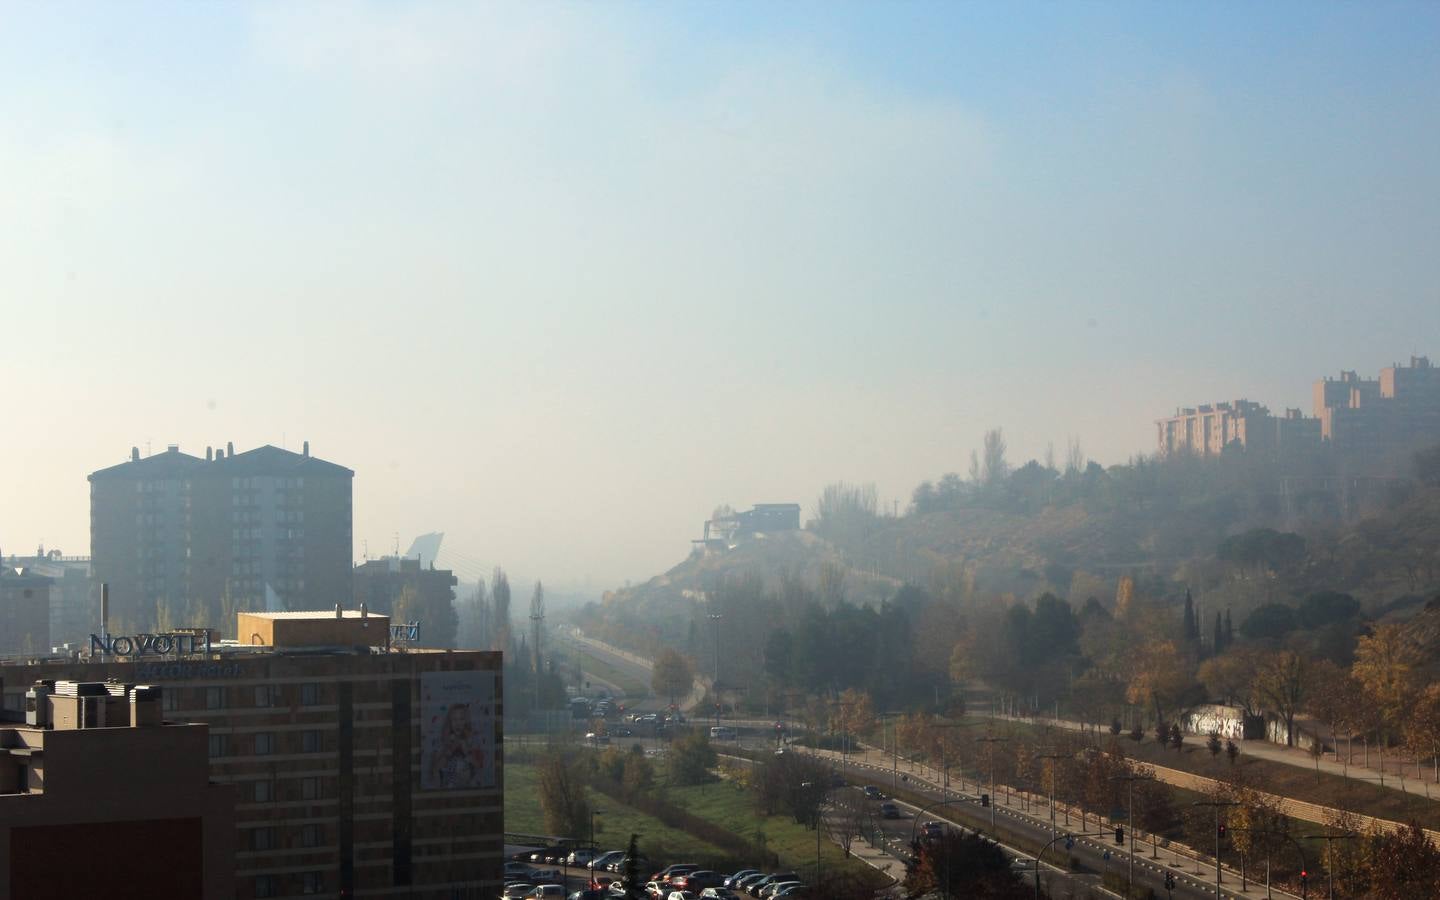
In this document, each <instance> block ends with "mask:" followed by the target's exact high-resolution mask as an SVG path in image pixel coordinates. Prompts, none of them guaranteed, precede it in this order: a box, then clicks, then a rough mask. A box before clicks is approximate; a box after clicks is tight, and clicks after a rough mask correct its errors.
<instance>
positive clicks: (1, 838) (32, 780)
mask: <svg viewBox="0 0 1440 900" xmlns="http://www.w3.org/2000/svg"><path fill="white" fill-rule="evenodd" d="M35 694H36V695H35V696H33V697H31V698H30V701H31V702H30V705H29V710H28V713H27V714H26V715H23V716H22V715H20V714H18V713H16V712H13V711H7V712H6V713H5V714H3V716H0V900H73V898H77V897H105V898H107V900H127V898H135V900H140V898H150V897H166V898H174V900H231V898H233V897H234V896H235V883H234V875H233V872H234V853H235V849H234V844H235V788H234V787H233V786H231V785H219V784H211V783H210V781H209V762H208V759H207V754H206V751H207V747H208V739H207V734H208V729H207V727H206V726H204V725H170V724H162V723H161V710H160V706H161V703H162V701H161V692H160V691H158V690H155V689H153V688H146V687H139V688H137V687H135V686H134V685H120V684H111V685H106V684H76V683H73V682H58V683H57V682H50V683H49V684H48V685H47V686H45V687H44V688H41V689H39V690H37V691H36V692H35Z"/></svg>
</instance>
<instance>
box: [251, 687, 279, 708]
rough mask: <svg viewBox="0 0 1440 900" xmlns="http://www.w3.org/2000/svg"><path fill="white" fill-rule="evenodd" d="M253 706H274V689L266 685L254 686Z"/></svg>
mask: <svg viewBox="0 0 1440 900" xmlns="http://www.w3.org/2000/svg"><path fill="white" fill-rule="evenodd" d="M255 705H256V706H274V705H275V688H274V687H272V686H271V685H268V684H257V685H255Z"/></svg>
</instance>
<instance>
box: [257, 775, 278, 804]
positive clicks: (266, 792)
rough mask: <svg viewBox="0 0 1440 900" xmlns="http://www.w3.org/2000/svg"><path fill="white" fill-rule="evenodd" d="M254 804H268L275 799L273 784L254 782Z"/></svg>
mask: <svg viewBox="0 0 1440 900" xmlns="http://www.w3.org/2000/svg"><path fill="white" fill-rule="evenodd" d="M254 797H255V802H256V803H269V802H270V801H272V800H274V799H275V782H273V781H267V780H265V779H261V780H260V781H257V782H255V794H254Z"/></svg>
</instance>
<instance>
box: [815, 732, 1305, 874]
mask: <svg viewBox="0 0 1440 900" xmlns="http://www.w3.org/2000/svg"><path fill="white" fill-rule="evenodd" d="M860 747H861V759H858V760H857V759H848V760H847V757H844V756H842V755H841V753H840V752H838V750H811V749H808V747H802V750H804V752H806V753H814V755H816V756H821V757H825V759H832V760H838V762H842V763H845V762H848V763H850V766H852V768H855V769H870V770H876V772H877V773H878V775H881V776H884V775H888V773H891V772H894V773H899V775H904V778H906V783H909V785H912V786H913V788H916V789H929V791H935V792H945V793H956V792H958V791H956V788H955V785H956V782H958V780H959V783H960V788H959V792H963V791H965V780H972V779H956V778H952V779H950V788H949V789H948V791H946V789H945V788H943V786H942V782H943V780H945V775H943V773H942V772H939V770H936V769H933V768H930V766H927V765H924V763H919V762H914V760H900V765H899V766H894V760H893V757H891V756H890V755H888V753H886V752H884V750H880V749H878V747H873V746H868V744H860ZM873 752H874V753H876V755H878V756H880V757H883V759H884V760H890V762H891V766H888V768H887V766H884V765H877V763H874V762H864V760H865V759H868V757H870V755H871V753H873ZM852 756H854V755H851V757H852ZM1156 775H1161V773H1159V772H1156ZM1197 778H1198V776H1197ZM1162 780H1164V779H1162ZM877 783H878V782H877ZM995 788H996V792H995V795H994V796H992V798H991V802H992V804H995V805H996V806H998V808H1001V809H1007V811H1009V812H1011V814H1014V815H1017V816H1021V818H1027V819H1030V821H1032V822H1035V824H1038V825H1041V827H1045V828H1050V827H1051V821H1050V815H1048V812H1047V814H1044V815H1041V814H1037V812H1031V811H1027V806H1030V808H1037V809H1038V808H1040V806H1043V805H1047V798H1043V796H1031V795H1030V793H1025V792H1017V791H1012V789H1011V788H1009V785H996V786H995ZM982 789H984V791H986V792H988V785H981V783H978V782H976V783H975V786H973V791H976V792H979V791H982ZM1081 812H1083V811H1080V809H1074V808H1071V806H1068V805H1067V804H1060V802H1057V804H1056V814H1057V822H1058V821H1061V816H1064V815H1068V816H1071V818H1080V816H1081ZM936 815H939V814H936ZM1087 815H1089V818H1090V819H1092V821H1096V822H1099V818H1097V816H1096V815H1094V814H1087ZM940 818H943V816H940ZM1139 834H1140V832H1139V831H1136V835H1139ZM1145 844H1149V840H1145V841H1139V840H1136V854H1138V855H1136V865H1140V864H1142V863H1140V857H1139V848H1140V847H1142V845H1145ZM1162 850H1164V852H1165V854H1166V855H1169V857H1171V860H1172V861H1174V863H1172V864H1171V865H1169V867H1164V865H1161V864H1158V863H1156V860H1158V858H1159V857H1156V860H1148V861H1145V863H1143V864H1145V865H1151V867H1153V868H1156V870H1161V868H1169V870H1172V871H1175V873H1176V874H1185V876H1188V877H1191V878H1194V880H1197V881H1204V880H1208V878H1210V877H1211V876H1210V873H1212V871H1214V860H1212V858H1211V857H1207V855H1205V854H1202V852H1198V851H1195V850H1192V848H1189V847H1187V845H1184V844H1181V842H1178V841H1168V842H1166V844H1165V845H1164V847H1162ZM1181 860H1184V863H1181ZM1223 871H1224V878H1225V884H1224V886H1223V891H1224V893H1225V894H1227V896H1233V897H1264V896H1266V894H1267V890H1266V886H1264V884H1263V883H1259V884H1257V883H1256V880H1254V878H1250V881H1248V890H1241V888H1240V886H1241V883H1243V880H1241V877H1240V873H1238V871H1237V870H1234V868H1230V867H1228V865H1224V867H1223ZM1102 890H1103V888H1102ZM1107 893H1109V891H1107ZM1269 893H1270V894H1272V896H1276V897H1293V894H1289V893H1286V891H1282V890H1280V888H1277V887H1273V888H1270V891H1269Z"/></svg>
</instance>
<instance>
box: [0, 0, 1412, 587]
mask: <svg viewBox="0 0 1440 900" xmlns="http://www.w3.org/2000/svg"><path fill="white" fill-rule="evenodd" d="M1437 39H1440V8H1437V7H1436V6H1435V5H1433V4H1413V5H1407V4H1366V5H1363V6H1362V5H1358V4H1353V5H1351V4H1347V5H1340V4H1333V5H1323V4H1311V3H1295V4H1286V3H1274V4H1265V5H1263V6H1259V7H1257V6H1253V5H1244V4H1238V3H1237V4H1204V5H1198V6H1180V5H1173V4H1170V5H1156V4H1134V5H1131V4H1118V5H1115V4H1111V5H1103V4H1081V5H1077V6H1073V7H1068V8H1065V7H1056V6H1050V5H1038V4H1037V5H1033V6H1015V5H1012V4H998V3H997V4H989V5H981V4H945V5H942V4H903V5H897V4H870V5H861V4H845V5H835V4H829V3H824V4H805V3H794V4H784V5H775V4H723V5H717V4H669V5H664V6H657V5H654V4H640V5H632V4H618V3H612V4H552V3H544V4H540V3H525V4H520V3H516V4H509V5H500V4H455V3H423V2H421V3H409V4H403V5H401V4H390V3H347V4H323V5H322V4H241V3H235V4H189V3H160V2H155V3H147V4H114V3H94V4H83V3H77V4H64V5H59V6H55V5H40V4H19V3H15V4H4V5H0V84H4V85H5V89H4V90H0V121H3V122H4V123H5V125H4V127H3V128H0V171H3V172H4V173H5V175H4V177H3V179H0V206H3V208H4V210H5V214H4V215H3V216H0V285H3V289H0V297H3V300H0V306H3V315H0V330H3V333H4V336H5V349H4V351H3V353H0V389H3V391H4V396H5V400H6V401H7V402H6V407H7V416H6V419H7V425H6V428H5V435H6V438H7V439H6V440H5V441H3V442H0V467H3V470H4V473H5V477H4V485H5V486H4V488H3V492H0V548H3V549H4V551H5V552H7V553H9V552H29V551H30V549H31V548H32V547H33V546H34V545H35V544H36V543H37V542H39V541H41V540H43V541H44V542H45V543H46V545H47V546H48V547H55V548H60V549H62V550H64V551H65V552H67V553H83V552H85V551H86V548H87V546H88V542H89V533H88V492H87V485H86V481H85V476H86V475H87V474H88V473H89V472H91V471H93V470H95V469H98V468H101V467H104V466H108V465H112V464H115V463H118V462H121V461H123V460H124V459H126V458H127V457H128V455H129V452H130V448H131V447H132V446H138V447H140V448H141V452H142V453H144V452H147V450H148V451H149V452H160V451H163V449H164V448H165V446H166V445H167V444H172V443H173V444H179V445H181V447H182V449H183V450H185V451H187V452H190V453H195V454H197V455H203V453H204V449H205V447H206V446H207V445H217V446H223V445H224V444H225V442H227V441H230V442H234V444H235V446H236V448H237V449H240V450H244V449H249V448H251V447H254V446H258V445H261V444H265V443H272V444H276V445H282V444H283V445H285V446H288V447H289V448H290V449H298V448H299V447H300V443H301V441H303V440H308V441H310V445H311V448H312V452H313V453H314V454H315V455H317V456H320V457H322V458H324V459H328V460H332V461H335V462H338V463H340V464H342V465H345V466H348V467H350V468H352V469H354V470H355V472H356V477H355V484H354V491H355V505H354V515H355V554H356V556H357V557H358V556H359V555H360V554H361V552H362V547H363V546H368V548H369V550H370V552H371V554H372V555H374V554H376V553H380V552H388V551H389V550H390V549H391V546H392V542H393V541H394V540H395V537H394V536H395V535H396V534H397V533H398V534H399V535H400V538H399V540H400V543H401V549H402V550H403V549H404V546H405V544H407V543H408V540H409V538H410V537H411V536H413V535H414V534H416V533H419V532H425V531H431V530H443V531H445V532H446V533H447V536H446V542H447V546H448V547H452V548H455V551H456V552H462V553H464V554H465V555H466V556H467V558H470V559H472V560H483V561H485V562H487V563H492V564H493V563H501V564H504V565H506V566H507V567H509V568H511V569H512V570H514V571H519V572H524V573H533V574H534V575H537V576H543V577H545V578H546V579H547V583H549V582H551V581H553V582H555V583H557V584H566V583H568V584H574V585H584V586H589V587H592V588H595V589H597V590H598V589H600V588H603V587H607V586H611V585H614V584H616V583H618V582H621V581H623V580H624V579H627V578H630V579H640V578H645V577H648V576H649V575H651V574H654V573H655V572H657V571H660V570H662V569H664V568H665V567H667V566H668V565H670V564H671V563H673V562H675V561H676V560H677V559H679V558H680V557H681V556H682V555H683V554H684V552H685V551H686V549H688V543H687V542H688V540H689V539H690V538H692V537H697V536H698V534H699V529H700V523H701V521H702V520H703V519H704V518H705V517H706V516H707V515H708V514H709V513H710V511H711V510H712V509H713V508H714V507H715V506H716V505H717V504H720V503H730V504H733V505H735V506H736V507H745V506H748V505H750V504H751V503H755V502H784V501H797V502H800V503H803V504H805V505H806V506H807V508H808V507H809V506H810V505H811V504H812V503H813V501H814V498H815V497H816V496H817V495H818V493H819V492H820V490H821V488H822V486H823V485H824V484H825V483H827V482H830V481H833V480H840V479H844V480H848V481H851V482H874V483H875V484H876V485H877V486H878V490H879V496H880V498H881V505H882V506H884V507H886V508H887V509H888V508H890V506H891V503H892V502H898V503H899V505H900V506H901V508H903V507H904V505H905V503H906V499H907V498H908V497H909V495H910V491H911V490H912V489H913V487H914V486H915V485H916V484H917V483H918V482H919V481H921V480H922V479H926V478H935V477H937V476H939V475H940V474H942V473H944V472H947V471H961V472H963V471H964V470H965V467H966V464H967V460H968V457H969V453H970V451H971V449H973V448H975V447H977V446H978V445H979V444H980V440H981V435H982V434H983V432H984V431H985V430H986V429H987V428H991V427H996V426H1003V427H1004V429H1005V434H1006V437H1007V439H1008V442H1009V445H1010V454H1011V458H1012V460H1014V461H1016V462H1021V461H1023V460H1025V459H1027V458H1029V457H1032V456H1040V455H1042V454H1043V453H1044V451H1045V448H1046V446H1047V444H1049V443H1051V442H1053V443H1054V444H1055V445H1056V447H1057V448H1062V449H1063V448H1064V446H1065V444H1066V442H1067V439H1068V438H1069V437H1071V436H1075V437H1078V439H1079V440H1080V442H1081V443H1082V445H1083V447H1084V449H1085V451H1086V452H1087V453H1088V454H1089V456H1090V457H1091V458H1094V459H1097V460H1099V461H1100V462H1102V463H1112V462H1119V461H1122V460H1124V459H1125V458H1127V457H1129V456H1130V455H1132V454H1135V453H1137V452H1150V451H1151V450H1152V449H1153V444H1154V425H1153V421H1154V420H1155V419H1156V418H1158V417H1160V416H1163V415H1166V414H1168V413H1170V412H1173V410H1174V408H1175V407H1177V406H1182V405H1194V404H1196V403H1203V402H1209V401H1214V400H1226V399H1235V398H1240V397H1246V398H1249V399H1254V400H1260V401H1263V402H1265V403H1267V404H1268V405H1269V406H1270V407H1271V408H1272V409H1276V410H1278V409H1281V408H1283V407H1286V406H1298V407H1303V408H1305V409H1306V411H1307V412H1308V411H1309V406H1310V403H1309V385H1310V383H1311V382H1312V381H1313V380H1314V379H1316V378H1319V377H1321V376H1323V375H1325V374H1330V373H1334V372H1336V371H1338V370H1339V369H1341V368H1347V369H1349V368H1354V369H1359V370H1360V371H1362V372H1366V373H1373V372H1374V371H1376V370H1378V369H1379V368H1380V367H1382V366H1385V365H1389V364H1390V363H1391V362H1392V361H1394V360H1396V359H1403V358H1404V357H1405V356H1406V355H1407V354H1409V353H1411V352H1421V353H1423V352H1427V351H1428V352H1429V353H1431V354H1432V355H1433V354H1436V353H1440V341H1437V337H1440V297H1437V294H1436V284H1437V283H1440V278H1437V275H1440V271H1437V270H1440V256H1437V254H1436V253H1435V252H1434V248H1435V246H1436V245H1437V243H1440V240H1437V239H1440V204H1437V203H1436V199H1437V186H1440V185H1437V173H1436V167H1435V165H1434V160H1435V159H1437V158H1440V56H1437V54H1436V53H1435V52H1434V48H1435V46H1436V45H1437ZM443 560H444V557H443V556H442V561H443Z"/></svg>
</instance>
